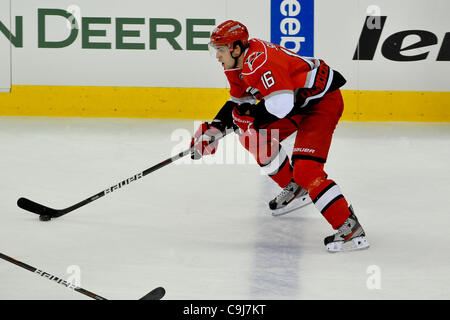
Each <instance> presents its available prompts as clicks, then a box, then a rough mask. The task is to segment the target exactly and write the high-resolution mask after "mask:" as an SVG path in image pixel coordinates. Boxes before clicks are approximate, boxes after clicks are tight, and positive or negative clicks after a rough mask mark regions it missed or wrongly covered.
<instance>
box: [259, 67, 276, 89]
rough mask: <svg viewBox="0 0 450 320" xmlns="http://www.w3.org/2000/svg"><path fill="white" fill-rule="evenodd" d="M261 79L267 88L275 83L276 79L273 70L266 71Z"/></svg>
mask: <svg viewBox="0 0 450 320" xmlns="http://www.w3.org/2000/svg"><path fill="white" fill-rule="evenodd" d="M261 80H262V83H263V85H264V88H266V90H267V89H269V88H270V87H271V86H273V85H274V84H275V79H274V78H273V76H272V71H266V72H265V73H264V74H263V75H262V76H261Z"/></svg>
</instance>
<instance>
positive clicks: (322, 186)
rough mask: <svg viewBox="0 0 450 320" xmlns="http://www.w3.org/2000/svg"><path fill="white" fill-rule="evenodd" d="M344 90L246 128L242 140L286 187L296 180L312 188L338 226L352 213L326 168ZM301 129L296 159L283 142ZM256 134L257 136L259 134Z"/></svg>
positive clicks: (312, 194) (311, 193)
mask: <svg viewBox="0 0 450 320" xmlns="http://www.w3.org/2000/svg"><path fill="white" fill-rule="evenodd" d="M343 109H344V103H343V100H342V95H341V92H340V90H335V91H333V92H330V93H328V94H326V95H325V96H324V97H323V98H322V99H321V100H320V102H319V103H317V104H316V105H314V106H312V107H310V108H308V109H307V111H306V112H305V113H304V114H300V115H295V116H292V117H290V118H283V119H280V120H278V121H276V122H274V123H272V124H271V125H270V127H269V128H268V129H267V130H260V131H259V132H257V131H254V130H251V131H252V132H249V131H247V132H244V134H243V135H241V136H240V137H239V140H240V142H241V144H242V145H243V146H244V147H245V148H246V149H247V150H248V151H249V152H250V153H251V154H252V155H253V156H254V157H255V159H256V161H257V162H258V164H259V165H260V166H261V167H262V169H263V170H264V171H265V172H266V173H267V174H268V175H269V176H270V177H271V178H272V179H273V180H274V181H275V182H276V183H278V185H279V186H280V187H282V188H284V187H285V186H287V185H288V184H289V182H290V181H291V180H292V179H294V181H295V182H296V183H297V184H298V185H300V186H301V187H302V188H304V189H306V190H307V191H308V192H309V196H310V197H311V199H312V200H313V202H314V204H315V206H316V207H317V209H318V210H319V211H320V212H321V213H322V215H323V216H324V217H325V219H326V220H327V221H328V222H329V223H330V224H331V226H332V227H333V228H334V229H337V228H339V227H340V226H341V225H342V224H343V223H344V221H345V220H346V219H347V218H348V216H349V215H350V211H349V209H348V206H349V205H348V203H347V201H346V200H345V198H344V196H343V195H342V193H341V191H340V189H339V186H338V185H337V184H336V183H335V182H334V181H333V180H331V179H328V175H327V174H326V173H325V171H324V164H325V162H326V160H327V157H328V151H329V149H330V145H331V140H332V136H333V132H334V130H335V128H336V125H337V123H338V121H339V119H340V117H341V115H342V111H343ZM295 132H296V133H297V135H296V138H295V143H294V149H293V153H292V162H293V164H292V165H291V162H290V161H289V157H288V156H287V155H286V153H285V152H284V150H283V148H282V146H281V144H280V142H281V141H283V140H284V139H286V138H287V137H288V136H290V135H291V134H293V133H295ZM255 134H256V136H255Z"/></svg>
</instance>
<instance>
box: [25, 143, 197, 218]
mask: <svg viewBox="0 0 450 320" xmlns="http://www.w3.org/2000/svg"><path fill="white" fill-rule="evenodd" d="M191 152H192V147H191V148H189V149H187V150H185V151H183V152H180V153H179V154H177V155H175V156H173V157H171V158H169V159H166V160H164V161H162V162H160V163H158V164H156V165H154V166H153V167H151V168H148V169H147V170H145V171H142V172H140V173H138V174H135V175H134V176H132V177H130V178H128V179H126V180H123V181H122V182H119V183H118V184H116V185H114V186H112V187H109V188H108V189H106V190H103V191H101V192H99V193H97V194H96V195H93V196H92V197H90V198H87V199H85V200H83V201H80V202H78V203H77V204H74V205H73V206H70V207H68V208H65V209H60V210H58V209H52V208H49V207H46V206H44V205H42V204H39V203H37V202H34V201H31V200H29V199H27V198H20V199H19V200H17V205H18V206H19V207H20V208H22V209H24V210H27V211H30V212H33V213H36V214H38V215H40V216H48V217H49V218H58V217H61V216H63V215H65V214H67V213H69V212H71V211H73V210H75V209H78V208H80V207H82V206H85V205H87V204H88V203H91V202H92V201H95V200H97V199H100V198H101V197H103V196H105V195H107V194H109V193H112V192H113V191H115V190H117V189H119V188H122V187H123V186H126V185H128V184H130V183H131V182H133V181H136V180H139V179H141V178H143V177H145V176H146V175H148V174H149V173H152V172H154V171H156V170H158V169H160V168H162V167H165V166H167V165H168V164H170V163H172V162H174V161H176V160H178V159H180V158H182V157H184V156H186V155H188V154H190V153H191Z"/></svg>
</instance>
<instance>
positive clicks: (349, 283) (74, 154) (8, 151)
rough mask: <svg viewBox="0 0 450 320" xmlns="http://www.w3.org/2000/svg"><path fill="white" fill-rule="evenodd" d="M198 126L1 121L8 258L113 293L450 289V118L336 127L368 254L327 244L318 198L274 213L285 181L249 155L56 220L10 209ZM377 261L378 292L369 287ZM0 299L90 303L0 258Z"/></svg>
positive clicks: (107, 173)
mask: <svg viewBox="0 0 450 320" xmlns="http://www.w3.org/2000/svg"><path fill="white" fill-rule="evenodd" d="M193 127H194V125H193V121H189V120H186V121H184V120H178V121H174V120H143V119H76V118H72V119H61V118H9V117H5V118H0V148H1V149H0V150H1V152H0V217H1V220H0V252H2V253H4V254H7V255H10V256H12V257H15V258H17V259H19V260H21V261H23V262H26V263H29V264H31V265H32V266H35V267H37V268H39V269H42V270H45V271H48V272H49V273H51V274H54V275H57V276H60V277H62V278H65V279H67V278H68V277H69V276H70V275H71V274H69V273H67V268H68V267H69V266H72V265H75V266H78V267H79V268H80V270H81V286H82V287H84V288H86V289H87V290H90V291H93V292H95V293H97V294H99V295H101V296H104V297H107V298H109V299H136V298H139V297H141V296H143V295H144V294H145V293H147V292H148V291H149V290H151V289H152V288H154V287H157V286H163V287H165V288H166V290H167V295H166V299H192V300H196V299H449V298H450V289H449V288H450V250H449V249H448V246H449V243H450V232H449V229H450V170H449V166H450V125H449V124H412V123H350V122H341V123H340V124H339V126H338V128H337V130H336V133H335V136H334V142H333V145H332V148H331V150H330V155H329V159H328V163H327V165H326V171H327V173H328V174H329V176H330V178H332V179H334V180H335V181H336V182H337V183H338V184H339V185H340V187H341V190H342V191H343V193H344V195H345V196H346V197H347V198H348V200H349V201H350V202H351V203H352V204H353V207H354V209H355V212H356V215H357V216H358V217H359V219H360V221H361V223H362V224H363V227H364V228H365V230H366V233H367V237H368V240H369V242H370V244H371V247H370V249H368V250H365V251H359V252H352V253H336V254H330V253H328V252H326V250H325V247H324V246H323V238H324V237H325V236H327V235H330V234H331V233H333V230H332V229H331V227H330V226H329V225H328V223H327V222H326V221H325V219H323V217H321V215H320V213H319V212H318V211H317V210H316V209H315V208H314V207H313V206H308V207H306V208H304V209H303V210H301V212H297V213H291V214H289V215H286V216H281V217H272V216H271V215H270V213H269V212H268V210H267V204H266V203H267V202H268V201H269V200H270V199H271V198H272V197H273V196H275V195H276V194H277V192H278V191H279V190H278V187H277V186H276V185H275V184H274V183H273V182H272V181H270V180H269V179H268V178H267V177H264V176H262V175H261V174H260V172H259V168H258V167H257V166H256V165H255V164H254V163H249V161H246V163H245V164H242V163H238V164H207V163H203V164H189V163H183V161H181V160H180V163H174V164H170V165H169V166H167V167H165V168H162V169H160V170H158V171H156V172H154V173H152V174H150V175H148V176H146V177H144V178H143V179H142V180H139V181H137V182H133V183H132V184H130V185H128V186H125V187H123V188H122V189H120V190H117V191H115V192H114V193H112V194H110V195H107V196H105V197H104V198H102V199H99V200H97V201H94V202H92V203H90V204H88V205H86V206H84V207H82V208H80V209H78V210H76V211H73V212H71V213H69V214H67V215H66V216H64V217H61V218H59V219H55V220H52V221H51V222H45V223H44V222H40V221H39V220H38V218H37V216H36V215H34V214H32V213H28V212H26V211H24V210H22V209H20V208H18V207H17V205H16V201H17V199H18V198H19V197H27V198H30V199H32V200H35V201H37V202H40V203H42V204H45V205H48V206H50V207H54V208H64V207H67V206H70V205H72V204H74V203H76V202H78V201H81V200H83V199H85V198H88V197H90V196H92V195H94V194H95V193H97V192H99V191H101V190H103V189H106V188H107V187H110V186H112V185H114V184H115V183H117V182H119V181H121V180H123V179H126V178H128V177H130V176H132V175H134V174H135V173H138V172H140V171H142V170H144V169H147V168H149V167H151V166H152V165H154V164H156V163H159V162H160V161H162V160H164V159H166V158H168V157H169V156H171V152H172V150H173V149H174V148H175V147H176V146H177V145H179V144H180V142H179V141H173V139H171V135H172V133H173V132H174V131H175V130H176V129H180V128H184V129H185V130H188V131H186V132H191V131H192V130H193ZM175 132H176V131H175ZM223 142H225V143H223ZM233 142H235V138H234V137H231V136H230V137H227V138H226V141H222V142H221V148H222V150H221V151H220V152H222V153H220V152H219V155H218V156H217V159H220V158H221V157H222V159H224V156H223V154H224V153H223V147H224V145H225V144H226V145H227V146H228V145H230V144H233ZM286 145H287V147H288V148H292V139H288V141H286ZM186 160H187V159H186ZM224 162H227V161H224ZM374 265H375V266H377V267H378V268H379V271H380V274H379V275H380V278H379V279H380V282H379V284H380V285H381V286H380V287H379V289H369V288H368V286H367V282H369V283H374V282H371V280H373V275H372V274H370V273H368V270H369V271H370V270H371V269H370V268H371V266H374ZM368 268H369V269H368ZM0 299H89V298H87V297H85V296H83V295H81V294H79V293H77V292H73V291H70V290H67V289H65V288H64V287H62V286H60V285H58V284H55V283H52V282H50V281H48V280H45V279H42V278H41V277H39V276H37V275H36V274H32V273H31V272H29V271H26V270H24V269H22V268H19V267H17V266H15V265H13V264H11V263H8V262H6V261H3V260H0Z"/></svg>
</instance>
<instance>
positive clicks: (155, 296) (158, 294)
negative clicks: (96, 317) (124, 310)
mask: <svg viewBox="0 0 450 320" xmlns="http://www.w3.org/2000/svg"><path fill="white" fill-rule="evenodd" d="M0 258H2V259H3V260H6V261H8V262H11V263H13V264H15V265H17V266H19V267H22V268H24V269H26V270H28V271H31V272H33V273H36V274H38V275H40V276H41V277H44V278H46V279H48V280H51V281H53V282H56V283H59V284H61V285H63V286H64V287H66V288H68V289H71V290H74V291H77V292H79V293H81V294H84V295H85V296H88V297H90V298H92V299H95V300H107V299H106V298H103V297H101V296H99V295H98V294H95V293H93V292H91V291H88V290H86V289H83V288H80V287H77V286H76V285H74V284H72V283H70V282H67V281H65V280H63V279H60V278H58V277H56V276H54V275H51V274H50V273H47V272H45V271H42V270H39V269H36V268H35V267H32V266H30V265H28V264H26V263H23V262H21V261H19V260H16V259H14V258H11V257H8V256H7V255H4V254H3V253H0ZM165 294H166V291H165V290H164V288H163V287H158V288H156V289H153V290H152V291H150V292H149V293H147V294H146V295H145V296H143V297H142V298H141V299H139V300H161V299H162V298H163V297H164V295H165Z"/></svg>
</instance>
